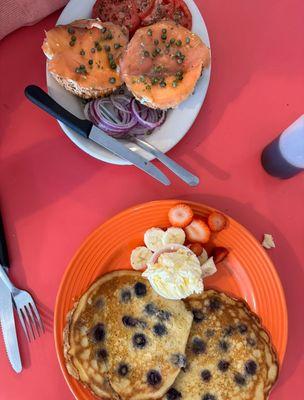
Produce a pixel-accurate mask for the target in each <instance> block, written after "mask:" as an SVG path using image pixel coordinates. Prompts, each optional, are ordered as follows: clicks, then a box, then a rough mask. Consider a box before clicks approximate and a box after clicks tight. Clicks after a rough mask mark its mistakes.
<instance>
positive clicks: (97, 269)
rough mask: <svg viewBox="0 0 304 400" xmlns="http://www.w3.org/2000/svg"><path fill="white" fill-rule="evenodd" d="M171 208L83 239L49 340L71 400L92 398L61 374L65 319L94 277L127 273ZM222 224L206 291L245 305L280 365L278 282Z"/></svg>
mask: <svg viewBox="0 0 304 400" xmlns="http://www.w3.org/2000/svg"><path fill="white" fill-rule="evenodd" d="M177 203H180V201H177V200H165V201H154V202H150V203H145V204H142V205H138V206H135V207H133V208H130V209H127V210H125V211H123V212H122V213H120V214H118V215H116V216H115V217H113V218H112V219H110V220H108V221H107V222H105V223H104V224H102V225H101V226H100V227H98V228H97V229H96V230H95V231H94V232H93V233H92V234H91V235H90V236H89V237H88V238H87V239H86V241H85V242H84V243H83V244H82V246H81V247H80V249H79V250H78V252H77V253H76V255H75V256H74V258H73V259H72V261H71V263H70V265H69V266H68V268H67V270H66V272H65V274H64V277H63V279H62V282H61V285H60V288H59V291H58V295H57V300H56V307H55V328H54V329H55V331H54V334H55V342H56V351H57V355H58V360H59V363H60V366H61V369H62V372H63V374H64V377H65V379H66V381H67V383H68V385H69V387H70V389H71V391H72V392H73V394H74V396H75V397H76V398H77V399H79V400H84V399H86V400H88V399H94V398H95V397H94V396H93V395H91V394H90V392H89V391H88V390H87V389H85V388H84V387H83V386H82V385H81V384H80V383H79V382H78V381H76V380H75V379H74V378H72V377H71V376H70V375H69V374H68V372H67V370H66V367H65V360H64V355H63V338H62V332H63V329H64V327H65V324H66V315H67V313H68V312H69V310H70V309H71V308H72V307H73V305H74V303H75V301H77V300H78V299H79V297H80V296H81V295H82V294H83V293H84V292H85V291H86V290H87V288H88V287H89V286H90V285H91V284H92V283H93V282H94V281H95V280H96V279H97V278H98V277H99V276H101V275H103V274H105V273H107V272H109V271H113V270H120V269H129V268H130V253H131V251H132V249H134V248H135V247H136V246H140V245H142V242H143V235H144V232H145V231H146V230H147V229H148V228H150V227H153V226H158V227H167V226H168V225H169V221H168V210H169V209H170V208H171V207H172V206H174V205H176V204H177ZM187 204H189V205H190V206H191V208H192V210H193V211H194V213H195V215H197V216H199V217H206V216H207V215H208V214H210V212H211V211H213V209H211V208H210V207H208V206H206V205H203V204H199V203H192V202H187ZM226 218H227V219H228V227H227V228H226V229H225V230H224V231H222V232H221V234H220V235H218V236H216V237H215V239H214V243H215V245H216V246H225V247H227V248H229V250H230V254H229V256H228V258H227V261H225V264H224V265H221V266H220V267H219V268H218V272H217V273H216V274H215V275H213V276H212V277H209V278H207V279H206V281H205V286H206V289H210V288H213V289H216V290H220V291H223V292H225V293H227V294H230V295H232V296H233V297H238V298H242V299H244V300H246V301H247V303H248V304H249V306H250V308H251V309H252V311H253V312H255V313H256V314H258V315H259V317H260V318H261V320H262V323H263V325H264V326H265V328H266V329H267V331H268V332H269V334H270V336H271V338H272V342H273V344H274V346H275V348H276V350H277V353H278V357H279V362H280V364H281V365H282V362H283V359H284V355H285V350H286V344H287V332H288V322H287V310H286V303H285V296H284V292H283V289H282V286H281V282H280V280H279V277H278V275H277V273H276V270H275V267H274V265H273V264H272V262H271V260H270V259H269V257H268V256H267V254H266V252H265V250H264V249H263V248H262V246H261V245H260V243H258V242H257V241H256V239H255V238H254V237H253V236H252V235H251V234H250V233H249V232H248V231H247V230H246V229H245V228H244V227H243V226H242V225H240V224H239V223H238V222H236V221H235V220H233V219H232V218H230V217H228V216H226ZM269 293H271V296H270V295H269Z"/></svg>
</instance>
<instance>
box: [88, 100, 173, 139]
mask: <svg viewBox="0 0 304 400" xmlns="http://www.w3.org/2000/svg"><path fill="white" fill-rule="evenodd" d="M84 114H85V117H86V118H87V119H89V120H90V121H92V122H93V124H94V125H96V126H98V127H99V128H100V129H101V130H103V131H104V132H106V133H108V134H109V135H112V136H113V137H116V138H127V137H128V136H129V135H135V136H136V135H145V134H148V133H150V132H151V131H152V130H153V129H154V128H156V127H158V126H160V125H161V124H162V123H163V122H164V121H165V118H166V112H165V111H162V110H154V109H151V108H149V107H146V106H145V105H143V104H141V103H140V102H138V101H137V100H136V99H135V98H132V97H131V96H130V95H128V94H112V95H111V96H110V97H107V98H102V99H96V100H93V101H91V102H89V103H87V104H86V105H85V107H84Z"/></svg>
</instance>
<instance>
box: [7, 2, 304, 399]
mask: <svg viewBox="0 0 304 400" xmlns="http://www.w3.org/2000/svg"><path fill="white" fill-rule="evenodd" d="M201 3H202V2H200V4H199V7H200V9H201V11H202V13H203V15H204V18H205V21H206V24H207V26H208V29H209V34H210V40H211V46H212V55H213V66H212V78H211V84H210V88H209V91H208V95H207V98H206V101H205V104H204V106H203V108H202V110H201V113H200V115H199V117H198V118H197V120H196V122H195V124H194V126H193V127H192V129H191V131H190V132H189V133H188V135H187V136H186V137H185V138H184V139H183V140H182V142H181V143H180V144H179V145H177V146H176V148H175V149H174V150H172V151H171V152H170V156H172V157H173V158H174V159H176V160H177V161H178V162H180V163H182V164H184V165H185V166H187V167H189V168H190V169H192V170H193V171H196V173H197V174H198V175H199V177H200V179H201V185H200V186H199V187H197V188H189V187H187V186H185V185H184V184H183V182H181V181H179V180H177V179H176V178H175V177H174V176H172V175H170V178H171V179H172V183H173V184H172V186H170V187H168V188H165V187H164V186H162V185H160V184H158V183H157V182H154V181H153V180H152V179H150V178H149V177H148V176H146V175H145V174H143V173H141V172H140V171H138V170H137V169H136V168H134V167H118V166H114V165H108V164H104V163H102V162H100V161H97V160H95V159H93V158H90V157H89V156H87V155H86V154H84V153H82V152H81V151H80V150H79V149H77V148H76V147H75V146H74V145H73V144H72V143H71V142H70V141H69V139H68V138H67V137H66V136H65V135H64V134H63V133H62V131H61V130H60V128H59V126H58V124H57V123H56V122H55V121H54V120H53V119H51V118H50V117H49V116H47V115H46V114H45V113H43V112H41V111H40V110H38V109H37V108H35V107H33V106H32V105H31V104H30V103H29V102H28V101H27V100H26V99H25V98H24V96H23V89H24V87H25V86H26V85H28V84H30V83H35V84H37V85H41V86H42V87H45V59H44V56H43V54H42V51H41V50H40V46H41V43H42V40H43V36H44V29H49V28H51V27H52V26H53V25H54V23H55V21H56V19H57V17H58V15H59V13H55V14H53V15H51V16H50V17H48V18H46V19H45V20H43V21H42V22H40V23H39V24H37V25H35V26H33V27H26V28H23V29H20V30H18V31H17V32H15V33H13V34H11V35H10V36H8V37H7V38H5V39H4V40H3V41H2V42H1V43H0V52H1V59H0V63H1V66H0V76H1V119H0V121H1V125H2V128H1V182H0V185H1V209H2V213H3V218H4V223H5V228H6V232H7V240H8V246H9V252H10V256H11V260H12V268H11V276H12V278H13V280H14V282H15V283H16V285H19V286H20V287H24V288H29V289H30V290H31V292H32V293H33V294H34V296H35V298H36V299H38V306H39V309H40V311H41V314H42V316H43V319H44V321H45V325H46V328H47V333H46V334H45V335H44V336H43V337H41V338H40V339H39V340H37V342H36V343H33V344H30V345H29V344H27V343H26V341H25V339H24V335H23V334H22V332H21V329H20V326H18V331H19V333H20V335H19V337H20V344H21V351H22V359H23V362H24V367H25V369H24V371H23V372H22V374H21V375H16V374H14V373H13V372H12V370H11V369H10V367H9V365H8V361H7V358H6V356H5V354H4V346H3V343H2V340H0V371H1V378H0V381H1V383H0V385H1V387H0V399H1V400H2V399H3V400H6V399H10V400H15V399H16V400H17V399H18V400H19V399H21V398H22V399H23V400H27V399H31V400H32V399H44V400H53V399H57V400H60V399H62V400H63V399H65V400H67V399H72V395H71V393H70V392H69V389H68V387H67V385H66V384H65V382H64V379H63V377H62V374H61V371H60V368H59V365H58V363H57V359H56V354H55V348H54V341H53V333H52V325H53V320H52V318H53V310H54V303H55V296H56V292H57V289H58V286H59V282H60V280H61V277H62V274H63V272H64V270H65V268H66V266H67V264H68V262H69V260H70V259H71V257H72V256H73V254H74V253H75V251H76V250H77V248H78V246H79V245H80V244H81V242H82V241H83V240H84V238H85V237H86V235H88V234H89V233H90V232H91V231H92V230H93V229H94V228H95V227H96V226H98V225H99V224H100V223H102V222H103V221H105V220H106V219H107V218H109V217H111V216H113V215H114V214H115V213H117V212H119V211H121V210H123V209H125V208H126V207H129V206H131V205H134V204H136V203H140V202H145V201H149V200H155V199H165V198H181V199H186V200H187V199H189V200H190V199H191V200H194V201H200V202H204V203H206V204H210V205H212V206H214V207H217V208H219V209H222V210H224V211H226V212H227V213H229V214H230V215H231V216H232V217H234V218H236V219H237V220H238V221H239V222H241V223H242V224H244V225H245V226H246V227H248V228H249V229H250V230H251V232H253V234H254V235H255V236H256V237H257V238H258V239H261V238H262V234H263V233H266V232H267V233H272V234H273V236H274V238H275V241H276V244H277V248H276V249H274V250H272V251H270V252H269V254H270V256H271V258H272V259H273V261H274V263H275V265H276V267H277V270H278V273H279V275H280V277H281V280H282V283H283V286H284V289H285V293H286V298H287V305H288V310H289V342H288V348H287V353H286V358H285V363H284V366H283V369H282V371H281V376H280V380H279V382H278V384H277V386H276V389H275V390H274V392H273V394H272V396H271V399H273V400H284V399H286V400H287V399H300V398H302V394H303V392H304V380H303V375H304V358H303V354H304V333H303V332H304V318H303V305H304V251H303V248H304V243H303V238H304V225H303V214H304V213H303V204H304V203H303V197H304V196H303V195H304V175H303V174H302V175H301V174H300V175H298V176H297V177H295V178H293V179H291V180H287V181H279V180H277V179H274V178H272V177H270V176H268V175H267V174H266V173H265V172H264V171H263V169H262V167H261V165H260V153H261V150H262V149H263V147H264V146H265V145H266V144H267V143H268V142H269V141H270V140H272V139H273V138H274V137H275V136H276V135H277V134H278V133H279V132H281V131H282V129H284V128H285V127H286V126H288V125H289V124H290V123H291V122H292V121H294V120H295V119H296V118H297V117H298V116H299V115H301V114H302V113H303V112H304V108H303V104H304V91H303V88H304V80H303V76H304V74H303V65H304V51H303V37H304V25H303V14H304V3H303V2H302V1H301V0H293V1H288V0H281V1H277V0H271V1H270V0H269V1H267V2H265V1H259V2H252V1H251V2H249V1H243V0H234V1H224V0H204V2H203V4H201ZM156 164H157V166H159V163H156ZM269 295H270V296H271V293H270V294H269Z"/></svg>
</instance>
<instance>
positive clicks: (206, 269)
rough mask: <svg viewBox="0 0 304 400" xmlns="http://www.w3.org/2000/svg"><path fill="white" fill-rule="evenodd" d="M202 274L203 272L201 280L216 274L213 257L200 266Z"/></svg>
mask: <svg viewBox="0 0 304 400" xmlns="http://www.w3.org/2000/svg"><path fill="white" fill-rule="evenodd" d="M200 257H201V256H200ZM202 272H203V274H202V277H203V278H207V276H210V275H213V274H215V273H216V272H217V268H216V266H215V264H214V261H213V257H210V258H208V260H207V261H206V262H205V263H204V264H203V265H202Z"/></svg>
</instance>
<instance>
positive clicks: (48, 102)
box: [24, 85, 92, 138]
mask: <svg viewBox="0 0 304 400" xmlns="http://www.w3.org/2000/svg"><path fill="white" fill-rule="evenodd" d="M24 94H25V96H26V97H27V98H28V99H29V100H30V101H31V102H32V103H34V104H35V105H36V106H38V107H40V108H41V109H42V110H44V111H46V112H47V113H48V114H50V115H51V116H52V117H54V118H56V119H58V120H59V121H61V122H63V123H64V124H66V125H67V126H68V127H70V128H71V129H73V131H75V132H77V133H78V134H79V135H81V136H84V137H86V138H88V137H89V134H90V131H91V129H92V123H91V122H90V121H88V120H86V119H80V118H77V117H75V115H73V114H71V113H70V112H69V111H68V110H66V109H65V108H63V107H62V106H61V105H59V104H58V103H57V102H56V101H55V100H54V99H52V98H51V96H49V95H48V94H47V93H46V92H45V91H44V90H42V89H41V88H40V87H39V86H36V85H29V86H27V87H26V88H25V89H24Z"/></svg>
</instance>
